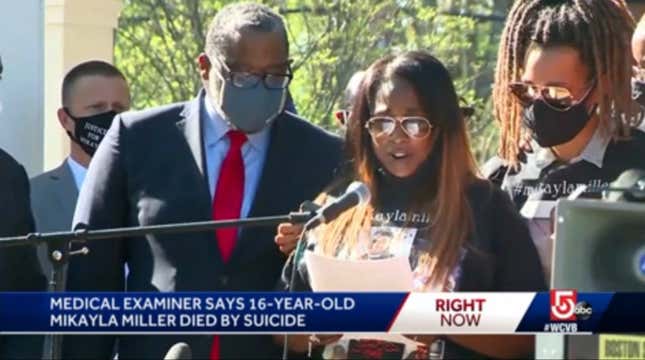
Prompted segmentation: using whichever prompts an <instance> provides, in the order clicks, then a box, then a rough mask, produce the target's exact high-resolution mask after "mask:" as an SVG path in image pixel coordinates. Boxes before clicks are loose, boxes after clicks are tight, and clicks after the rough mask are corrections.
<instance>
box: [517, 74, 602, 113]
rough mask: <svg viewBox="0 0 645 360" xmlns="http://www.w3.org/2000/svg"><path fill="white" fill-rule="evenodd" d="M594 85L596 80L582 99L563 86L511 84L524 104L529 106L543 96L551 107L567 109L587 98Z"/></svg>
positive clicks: (560, 109) (559, 109)
mask: <svg viewBox="0 0 645 360" xmlns="http://www.w3.org/2000/svg"><path fill="white" fill-rule="evenodd" d="M594 85H595V81H593V82H592V84H591V86H590V87H589V89H588V90H587V92H586V93H585V95H584V96H582V98H580V100H575V99H574V98H573V94H571V91H570V90H569V89H567V88H565V87H562V86H538V85H534V84H528V83H525V82H515V83H512V84H510V85H509V88H510V90H511V92H512V93H513V95H515V97H516V98H517V99H518V100H519V101H520V103H521V104H522V105H523V106H529V105H531V104H532V103H533V102H534V101H535V100H537V99H540V98H541V99H542V100H544V102H545V103H546V104H547V105H548V106H550V107H551V108H553V109H555V110H558V111H566V110H569V109H570V108H572V107H573V106H575V105H577V104H579V103H580V102H582V101H583V100H584V99H586V98H587V95H589V93H590V92H591V90H592V89H593V87H594Z"/></svg>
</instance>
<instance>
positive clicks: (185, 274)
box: [64, 3, 341, 359]
mask: <svg viewBox="0 0 645 360" xmlns="http://www.w3.org/2000/svg"><path fill="white" fill-rule="evenodd" d="M198 63H199V70H200V76H201V78H202V80H203V84H204V89H203V90H202V91H201V92H200V93H199V95H198V96H197V98H195V99H193V100H192V101H188V102H185V103H178V104H172V105H167V106H162V107H159V108H154V109H149V110H145V111H142V112H135V113H124V114H120V115H118V116H117V117H116V118H115V120H114V122H113V123H112V127H111V128H110V130H109V131H108V133H107V135H106V137H105V139H104V140H103V142H102V143H101V145H100V146H99V148H98V150H97V152H96V154H95V156H94V158H93V160H92V162H91V164H90V167H89V170H88V173H87V177H86V179H85V183H84V185H83V188H82V190H81V192H80V195H79V201H78V205H77V208H76V213H75V216H74V223H75V224H76V226H77V227H78V226H80V224H86V225H87V226H88V227H89V228H93V229H96V228H114V227H122V226H137V225H153V224H162V223H177V222H188V221H205V220H212V219H214V220H221V219H227V218H238V217H243V218H244V217H256V216H268V215H276V214H284V213H288V212H289V211H293V210H295V209H297V208H298V205H299V204H300V203H301V202H302V201H303V200H306V199H311V198H313V197H314V196H316V195H317V194H318V193H319V192H320V191H321V190H322V188H323V187H324V186H325V185H327V183H328V182H329V181H330V180H331V177H332V175H333V172H334V169H335V168H336V166H337V163H338V161H339V159H340V153H341V141H340V140H339V139H338V138H336V137H334V136H332V135H331V134H328V133H326V132H325V131H323V130H321V129H320V128H317V127H316V126H314V125H312V124H310V123H309V122H307V121H305V120H303V119H301V118H299V117H297V116H296V115H294V114H293V113H291V112H288V111H284V108H285V104H286V99H287V93H288V85H289V82H290V81H291V78H292V73H291V69H290V61H289V48H288V42H287V33H286V30H285V25H284V22H283V19H282V18H281V17H280V16H279V15H277V14H276V13H274V12H273V11H272V10H271V9H269V8H268V7H266V6H263V5H257V4H249V3H237V4H231V5H229V6H226V7H224V8H223V9H222V10H220V12H219V13H218V14H217V16H216V17H215V19H214V20H213V22H212V24H211V25H210V28H209V31H208V35H207V39H206V46H205V51H204V53H203V54H201V55H200V56H199V58H198ZM274 229H275V228H274V227H273V226H269V227H264V228H245V229H234V228H233V229H222V230H218V231H215V232H204V233H197V234H195V233H189V234H183V235H149V236H146V237H137V238H131V239H127V240H126V239H119V240H117V241H106V240H102V241H98V242H92V243H90V244H89V247H90V251H91V252H90V254H89V255H88V256H83V257H75V258H73V259H72V261H71V263H70V268H69V277H68V287H69V290H85V291H123V290H124V287H126V286H127V290H128V291H152V292H157V291H158V292H169V291H262V290H265V291H268V290H272V289H274V287H275V284H276V282H277V280H278V277H279V275H280V271H281V269H282V266H283V263H284V260H285V256H284V255H283V254H281V253H280V251H279V250H278V248H277V246H276V245H275V243H274V235H275V230H274ZM124 262H127V265H128V269H129V274H128V277H127V285H126V284H124V281H123V274H122V271H123V263H124ZM179 341H185V342H187V343H188V344H189V345H190V346H191V348H192V351H193V356H194V358H199V359H202V358H211V359H217V358H274V357H276V356H278V354H279V349H276V347H275V345H274V344H273V342H272V340H271V338H270V336H221V337H213V336H208V335H196V336H174V335H173V336H122V337H120V338H119V347H118V352H119V358H120V359H128V358H155V359H159V358H162V357H163V355H164V353H165V352H166V351H167V350H168V348H169V347H170V346H172V345H173V344H174V343H176V342H179ZM113 346H114V338H113V337H107V336H105V337H101V338H100V339H99V340H98V341H96V342H94V341H92V342H91V343H90V342H89V341H84V342H83V343H79V342H77V343H75V344H72V343H69V344H65V345H64V348H65V349H64V355H65V358H74V357H84V358H88V357H89V358H92V357H93V358H106V357H108V356H109V354H110V353H111V351H112V349H113Z"/></svg>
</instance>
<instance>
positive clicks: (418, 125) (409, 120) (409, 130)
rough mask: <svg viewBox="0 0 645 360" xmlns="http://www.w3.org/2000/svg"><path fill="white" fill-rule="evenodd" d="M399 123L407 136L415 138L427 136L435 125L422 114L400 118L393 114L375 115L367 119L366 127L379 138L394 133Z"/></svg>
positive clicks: (372, 134)
mask: <svg viewBox="0 0 645 360" xmlns="http://www.w3.org/2000/svg"><path fill="white" fill-rule="evenodd" d="M397 124H398V125H400V126H401V129H402V130H403V132H404V133H405V134H406V135H407V136H409V137H410V138H415V139H423V138H426V137H427V136H428V135H430V132H431V131H432V128H433V127H434V126H433V125H432V124H431V123H430V120H428V119H426V118H424V117H422V116H404V117H400V118H398V120H397V119H395V118H394V117H391V116H374V117H371V118H370V119H369V120H368V121H367V123H366V124H365V128H366V129H367V131H368V132H369V133H370V135H371V136H372V137H374V138H379V137H383V136H390V135H392V134H393V133H394V130H396V127H397Z"/></svg>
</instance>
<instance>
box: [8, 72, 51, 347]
mask: <svg viewBox="0 0 645 360" xmlns="http://www.w3.org/2000/svg"><path fill="white" fill-rule="evenodd" d="M0 63H1V61H0ZM1 69H2V66H1V65H0V78H1V77H2V71H1ZM33 231H34V220H33V217H32V215H31V209H30V207H29V181H28V180H27V173H26V172H25V169H24V168H23V167H22V166H21V165H20V164H18V162H16V160H14V159H13V158H12V157H11V156H10V155H9V154H7V153H6V152H4V151H2V150H0V237H7V236H17V235H25V234H27V233H30V232H33ZM44 290H45V278H44V276H43V274H42V271H41V269H40V266H39V264H38V259H37V257H36V249H35V248H34V247H32V246H21V247H11V248H0V291H44ZM42 340H43V338H42V336H24V335H23V336H0V359H35V358H40V357H41V356H42Z"/></svg>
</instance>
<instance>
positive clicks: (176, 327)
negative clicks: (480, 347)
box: [0, 290, 645, 334]
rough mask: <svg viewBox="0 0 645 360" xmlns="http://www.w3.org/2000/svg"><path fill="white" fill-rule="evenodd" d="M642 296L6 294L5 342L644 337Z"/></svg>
mask: <svg viewBox="0 0 645 360" xmlns="http://www.w3.org/2000/svg"><path fill="white" fill-rule="evenodd" d="M643 304H645V293H578V292H576V291H575V290H552V291H551V292H544V293H491V292H487V293H277V292H271V293H269V292H267V293H247V292H245V293H56V294H52V293H0V333H51V332H54V333H95V334H96V333H276V332H278V333H285V332H286V333H312V332H316V333H338V332H344V333H350V332H361V333H363V332H367V333H376V332H379V333H400V334H411V333H412V334H424V333H425V334H450V333H459V334H490V333H495V334H513V333H543V332H557V333H639V332H640V333H642V332H645V308H644V307H643Z"/></svg>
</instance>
